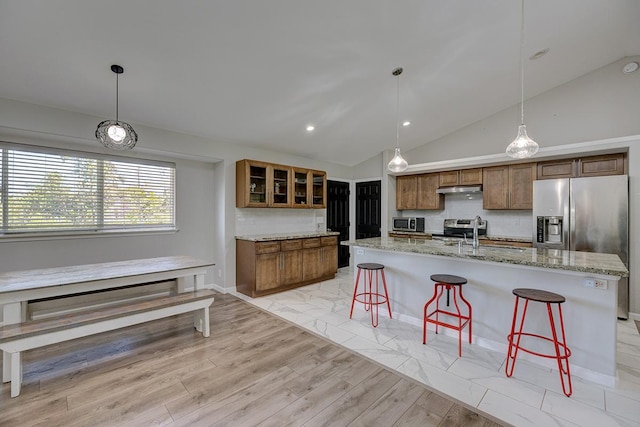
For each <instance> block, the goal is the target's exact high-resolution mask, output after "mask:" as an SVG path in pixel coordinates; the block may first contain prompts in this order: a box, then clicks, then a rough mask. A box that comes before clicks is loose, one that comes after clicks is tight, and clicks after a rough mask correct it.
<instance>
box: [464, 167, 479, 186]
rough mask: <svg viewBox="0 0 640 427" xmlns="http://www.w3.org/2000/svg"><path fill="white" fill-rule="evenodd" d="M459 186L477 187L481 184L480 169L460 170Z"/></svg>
mask: <svg viewBox="0 0 640 427" xmlns="http://www.w3.org/2000/svg"><path fill="white" fill-rule="evenodd" d="M458 183H459V184H460V185H477V184H482V168H476V169H462V170H461V171H460V176H459V182H458Z"/></svg>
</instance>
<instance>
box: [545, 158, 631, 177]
mask: <svg viewBox="0 0 640 427" xmlns="http://www.w3.org/2000/svg"><path fill="white" fill-rule="evenodd" d="M625 160H626V159H625V154H624V153H616V154H605V155H601V156H589V157H580V158H575V159H562V160H550V161H547V162H540V163H538V174H537V179H554V178H579V177H587V176H606V175H624V173H625V169H626V166H625Z"/></svg>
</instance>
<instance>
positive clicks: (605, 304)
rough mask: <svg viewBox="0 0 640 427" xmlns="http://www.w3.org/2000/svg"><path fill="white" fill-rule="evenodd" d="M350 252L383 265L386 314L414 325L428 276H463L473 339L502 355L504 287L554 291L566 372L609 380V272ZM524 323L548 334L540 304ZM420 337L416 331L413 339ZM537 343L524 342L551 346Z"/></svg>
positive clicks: (508, 316) (507, 306)
mask: <svg viewBox="0 0 640 427" xmlns="http://www.w3.org/2000/svg"><path fill="white" fill-rule="evenodd" d="M354 253H355V259H354V261H355V264H357V263H361V262H377V263H381V264H384V265H385V272H386V277H387V284H388V288H389V294H390V298H391V309H392V312H393V316H394V318H396V319H399V320H402V321H406V322H409V323H413V324H416V325H422V312H423V307H424V303H425V302H426V301H427V300H428V299H429V298H430V297H431V296H432V294H433V282H432V281H431V280H430V279H429V277H430V276H431V275H432V274H438V273H439V274H455V275H459V276H463V277H466V278H467V279H468V281H469V283H468V284H467V285H464V290H463V293H464V295H465V297H466V299H468V300H469V302H470V303H471V304H472V307H473V333H474V343H475V344H476V345H481V346H484V347H488V348H492V349H495V350H497V351H501V352H504V353H505V354H506V348H507V335H508V333H509V331H510V328H511V320H512V316H513V305H514V300H515V297H514V295H513V294H512V290H513V289H514V288H522V287H526V288H533V289H544V290H548V291H552V292H556V293H559V294H562V295H564V296H565V298H566V299H567V301H566V302H565V303H564V304H563V315H564V322H565V331H566V334H567V342H568V345H569V347H570V348H571V351H572V352H573V354H572V356H571V358H570V363H571V368H572V371H574V372H575V373H576V374H579V376H582V377H585V378H589V379H593V380H595V381H599V382H610V381H611V379H612V378H614V377H615V372H616V358H615V353H616V304H617V300H616V295H617V280H618V277H617V276H602V275H593V274H586V273H579V272H573V271H564V270H557V269H545V268H537V267H528V266H519V265H513V264H503V263H495V262H487V261H477V260H472V259H471V260H467V259H460V258H450V257H443V256H436V255H423V254H412V253H405V252H395V251H383V250H377V249H370V248H364V247H358V246H356V247H355V250H354ZM354 274H355V273H354ZM586 277H598V278H606V279H607V282H608V288H607V289H593V288H585V287H584V286H583V283H584V279H585V278H586ZM554 311H555V310H554ZM381 313H382V312H381ZM525 328H526V330H527V331H530V332H533V333H539V334H541V335H545V336H549V335H550V329H549V320H548V315H547V312H546V306H545V305H544V304H540V303H537V304H533V303H531V304H530V305H529V310H528V312H527V320H526V323H525ZM430 330H431V329H430ZM420 339H421V337H419V336H416V340H420ZM538 344H539V343H536V342H534V343H532V345H529V346H528V347H529V348H531V349H534V350H536V349H537V350H539V351H542V352H544V353H548V352H549V351H550V350H551V349H550V346H547V345H544V346H541V345H538ZM518 357H520V355H519V356H518ZM522 358H523V359H529V360H532V361H534V362H535V363H542V364H545V365H546V366H550V367H553V363H555V361H553V360H547V359H541V358H539V357H534V356H530V355H528V354H526V353H522ZM574 368H575V369H574ZM516 369H517V367H516ZM556 369H557V366H556ZM601 376H604V377H601Z"/></svg>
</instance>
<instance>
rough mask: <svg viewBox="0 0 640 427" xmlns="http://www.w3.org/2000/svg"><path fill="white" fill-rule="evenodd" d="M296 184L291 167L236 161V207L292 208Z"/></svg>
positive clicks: (254, 161) (252, 161)
mask: <svg viewBox="0 0 640 427" xmlns="http://www.w3.org/2000/svg"><path fill="white" fill-rule="evenodd" d="M292 182H293V178H292V168H291V166H285V165H278V164H273V163H266V162H260V161H257V160H246V159H245V160H240V161H238V162H236V207H238V208H289V207H291V205H292V199H293V196H292Z"/></svg>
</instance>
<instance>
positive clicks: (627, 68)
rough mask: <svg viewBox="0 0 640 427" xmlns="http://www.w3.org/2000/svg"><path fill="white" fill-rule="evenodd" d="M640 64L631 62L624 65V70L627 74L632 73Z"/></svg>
mask: <svg viewBox="0 0 640 427" xmlns="http://www.w3.org/2000/svg"><path fill="white" fill-rule="evenodd" d="M638 67H639V65H638V63H637V62H629V63H627V64H625V66H624V67H622V72H623V73H625V74H631V73H633V72H634V71H636V70H637V69H638Z"/></svg>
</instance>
